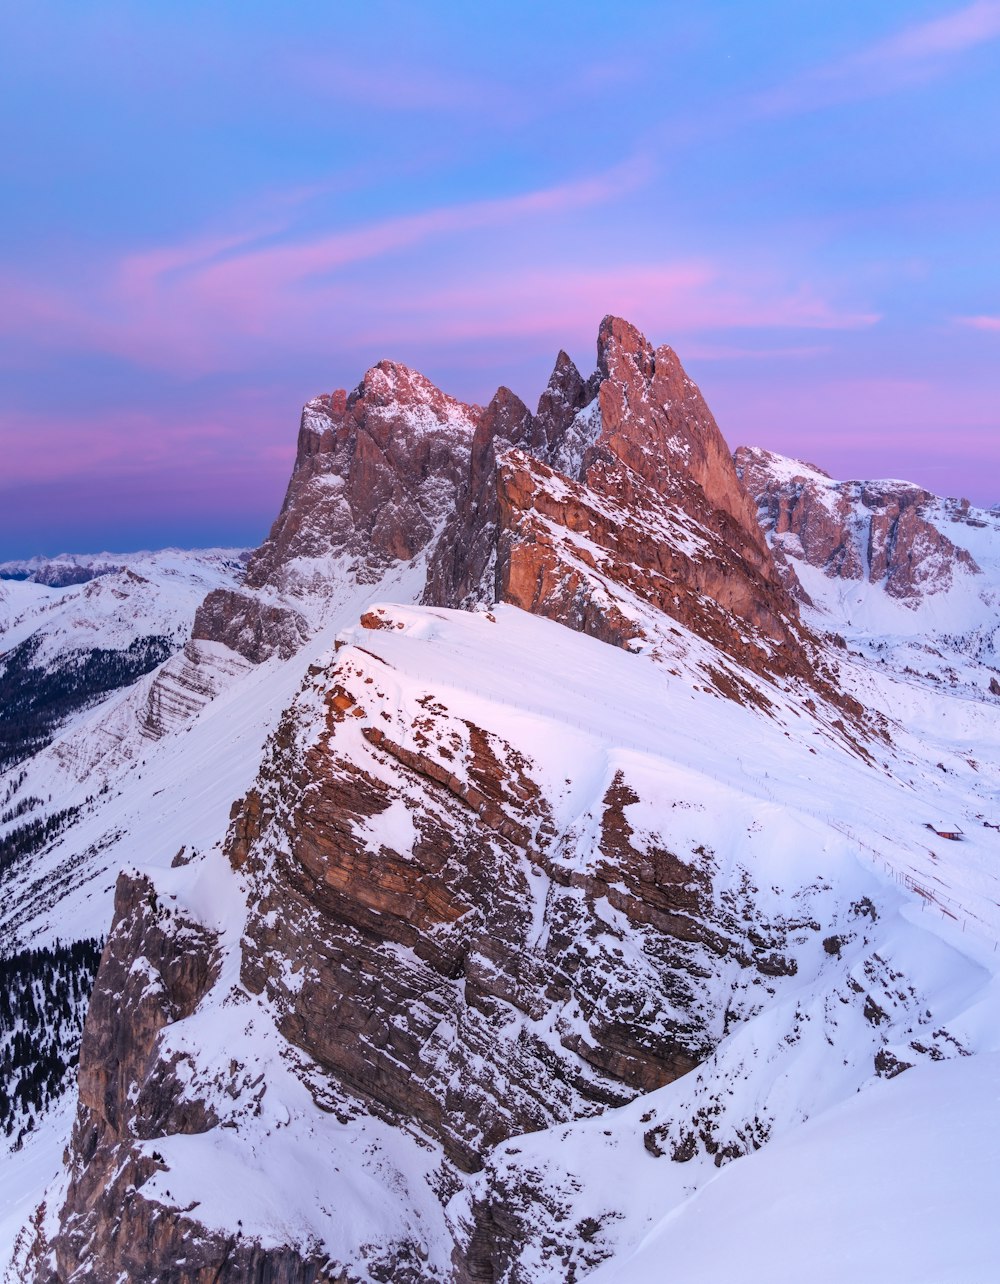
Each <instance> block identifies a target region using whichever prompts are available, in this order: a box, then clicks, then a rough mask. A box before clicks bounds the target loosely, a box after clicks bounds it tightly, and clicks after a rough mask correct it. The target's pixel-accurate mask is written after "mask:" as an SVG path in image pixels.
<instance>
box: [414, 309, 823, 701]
mask: <svg viewBox="0 0 1000 1284" xmlns="http://www.w3.org/2000/svg"><path fill="white" fill-rule="evenodd" d="M597 355H598V370H597V373H596V375H595V376H594V377H593V378H592V379H591V380H589V381H584V380H583V379H581V377H580V376H579V374H578V372H577V371H576V369H575V367H573V366H572V363H571V362H569V359H568V358H566V357H565V355H564V354H560V359H559V361H558V362H557V365H556V370H555V372H554V373H553V376H552V379H551V381H550V383H549V387H548V389H547V390H546V392H545V394H543V397H542V400H541V402H540V404H539V411H538V414H537V415H531V414H530V413H529V412H528V410H527V408H526V407H525V406H524V405H523V403H521V402H520V401H518V399H517V398H515V397H514V396H513V394H511V393H509V392H507V390H506V389H502V390H501V392H500V393H498V394H497V397H496V398H495V399H494V401H493V403H492V404H491V405H490V407H489V408H488V409H487V411H486V412H485V414H484V415H483V417H482V419H481V420H480V422H479V425H478V426H477V430H476V439H475V444H474V447H473V456H472V480H471V484H470V486H469V487H468V489H467V491H466V493H465V496H464V499H463V503H462V506H461V508H460V510H459V514H458V516H457V518H456V520H455V521H454V522H453V523H452V525H451V527H450V528H449V529H448V530H447V531H446V533H445V536H444V538H443V539H442V541H441V544H440V545H439V547H438V552H437V555H436V556H435V559H434V562H433V565H432V568H431V573H430V575H429V577H428V588H427V591H426V593H425V597H424V600H425V601H428V602H431V603H438V604H441V605H452V606H455V605H469V604H470V603H472V602H475V601H492V600H501V601H507V602H511V603H513V604H514V605H516V606H520V607H522V608H523V609H525V610H529V611H532V612H534V613H536V614H541V615H545V616H548V617H549V618H550V619H555V620H558V621H559V622H561V623H563V624H566V625H568V626H569V627H571V628H576V629H581V630H583V631H584V632H587V633H591V634H592V635H594V636H596V637H599V638H601V639H602V640H604V641H607V642H611V643H614V644H616V645H625V644H626V643H627V642H629V641H630V640H631V639H632V638H636V637H642V636H643V628H642V624H641V622H640V620H639V619H638V618H637V614H636V612H635V611H634V610H633V609H631V608H630V605H629V600H630V599H631V600H636V599H637V600H638V601H640V602H642V603H646V604H648V605H649V606H651V607H653V608H654V610H655V611H656V612H658V613H659V612H662V613H664V614H666V615H669V616H672V617H673V618H674V619H677V620H679V621H680V622H681V623H683V624H685V625H687V626H688V627H690V628H692V629H693V630H694V631H695V632H696V633H698V634H700V635H701V636H703V637H705V638H707V639H708V640H710V641H711V642H712V643H713V644H715V645H717V646H719V647H720V648H721V649H722V650H723V651H725V652H727V653H728V654H730V655H732V656H733V657H734V658H736V659H738V660H739V661H740V662H741V663H743V664H747V665H750V666H751V667H752V668H755V669H757V670H758V671H764V670H768V671H771V672H774V673H784V674H794V675H796V676H798V677H800V678H802V679H804V680H806V681H811V680H812V679H813V676H814V667H815V666H814V662H813V660H812V659H811V658H810V656H809V655H808V654H807V651H806V648H805V646H804V642H803V638H802V636H801V634H800V630H799V627H798V608H797V605H796V603H795V601H794V599H793V597H792V595H791V594H790V593H789V591H788V589H787V588H786V587H785V584H784V583H783V582H782V577H781V575H780V574H779V571H778V568H777V567H776V565H775V562H774V558H773V557H772V554H771V552H770V550H769V548H768V546H767V543H766V540H765V538H764V536H763V534H762V532H761V529H760V526H759V525H758V522H757V519H756V516H755V513H754V509H753V505H752V504H751V503H750V501H749V499H748V498H747V495H746V494H745V492H744V490H743V488H742V486H741V484H740V482H739V479H738V477H737V475H736V471H735V469H734V467H733V464H732V460H731V458H730V455H729V451H728V448H727V447H726V444H725V442H724V440H723V438H722V435H721V433H720V432H719V429H718V427H717V425H716V424H715V421H714V419H713V418H712V416H711V413H710V412H709V410H708V407H707V406H706V405H705V402H704V400H703V399H702V397H701V394H700V393H699V391H698V389H697V388H696V387H695V385H694V384H693V383H692V382H691V381H690V380H689V379H688V378H687V376H686V375H685V374H684V371H683V369H682V368H681V365H680V362H679V361H678V359H677V357H676V354H675V353H674V352H673V351H672V349H670V348H667V347H663V348H660V349H658V350H655V351H654V349H653V348H652V346H651V345H650V344H649V343H648V342H647V340H646V339H645V338H644V337H643V336H642V335H641V334H639V332H638V331H637V330H636V329H635V328H634V327H633V326H630V325H629V324H628V323H627V322H624V321H622V320H620V319H619V318H615V317H606V318H605V320H604V322H603V323H602V325H601V329H600V333H599V336H598V354H597ZM619 589H621V590H623V591H624V592H623V593H619V591H618V590H619ZM776 644H777V645H776Z"/></svg>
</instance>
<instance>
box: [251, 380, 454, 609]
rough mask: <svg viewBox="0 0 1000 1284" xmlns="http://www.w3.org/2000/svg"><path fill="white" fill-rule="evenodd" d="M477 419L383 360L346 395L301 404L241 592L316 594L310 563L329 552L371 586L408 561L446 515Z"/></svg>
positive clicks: (326, 569) (425, 382) (324, 571)
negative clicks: (277, 502) (276, 497)
mask: <svg viewBox="0 0 1000 1284" xmlns="http://www.w3.org/2000/svg"><path fill="white" fill-rule="evenodd" d="M478 415H479V408H478V407H476V406H467V405H464V404H463V403H462V402H459V401H456V400H455V399H454V398H452V397H449V396H447V395H446V394H445V393H443V392H441V391H440V390H439V389H438V388H435V387H434V385H433V384H432V383H431V382H430V381H429V380H427V379H425V378H424V377H423V375H420V374H417V373H416V371H413V370H408V369H407V368H406V366H401V365H397V364H395V363H394V362H391V361H381V362H379V364H378V365H377V366H373V367H372V369H371V370H369V371H368V373H367V374H366V375H365V377H364V379H363V380H362V381H361V383H360V384H359V385H358V387H357V388H355V389H354V391H353V392H351V393H349V394H348V393H346V392H344V391H338V392H334V393H332V394H331V395H330V396H323V397H317V398H315V399H314V400H313V401H310V402H309V403H308V404H307V405H306V407H305V409H304V410H303V412H302V425H301V428H300V430H299V441H298V453H297V455H296V459H295V467H294V470H293V472H292V477H291V481H290V482H289V485H288V492H287V494H286V496H285V501H284V503H283V504H282V508H281V512H280V514H279V515H278V519H277V521H276V522H275V523H274V526H273V527H272V529H271V533H270V535H269V537H268V539H267V540H266V541H265V542H264V544H263V545H262V546H261V547H260V548H259V549H258V550H257V552H256V553H255V554H254V555H253V557H252V558H251V559H250V562H249V564H248V566H247V574H246V584H247V586H248V587H250V588H262V587H266V586H269V587H272V588H276V589H287V588H291V589H294V588H295V587H296V586H298V587H299V588H304V589H312V590H316V591H319V590H321V584H320V583H319V581H321V580H322V578H323V575H324V574H325V575H327V576H328V575H329V567H328V566H323V567H314V566H313V567H311V566H310V563H315V562H317V560H321V559H328V558H329V557H330V556H331V555H334V556H338V557H343V558H344V559H345V562H344V565H345V568H348V569H349V572H350V574H351V575H352V576H353V577H354V578H355V579H356V580H357V581H358V582H360V583H372V582H374V581H376V580H378V579H379V578H380V576H381V575H382V573H383V572H384V571H385V569H386V567H387V566H388V565H390V564H391V563H392V562H398V561H409V560H410V559H411V558H413V557H415V556H416V555H417V554H418V553H420V552H421V551H422V550H423V549H425V548H426V547H427V546H428V544H429V543H430V542H431V541H432V540H433V539H434V538H436V536H437V535H438V533H439V532H440V530H441V528H442V527H443V525H444V523H445V520H446V518H448V517H449V516H450V515H451V514H452V513H453V511H454V509H455V504H456V500H457V497H458V494H459V491H460V489H461V487H462V486H463V485H464V483H465V481H466V478H467V476H468V464H469V452H470V447H471V443H472V435H473V431H474V428H475V422H476V419H477V418H478ZM314 570H316V571H317V573H318V576H319V580H317V576H316V575H314V574H313V571H314Z"/></svg>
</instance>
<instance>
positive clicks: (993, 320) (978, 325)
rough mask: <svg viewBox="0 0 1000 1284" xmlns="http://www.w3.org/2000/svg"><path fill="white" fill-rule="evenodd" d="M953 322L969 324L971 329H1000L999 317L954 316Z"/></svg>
mask: <svg viewBox="0 0 1000 1284" xmlns="http://www.w3.org/2000/svg"><path fill="white" fill-rule="evenodd" d="M955 322H956V324H958V325H966V326H970V327H971V328H972V329H973V330H1000V317H990V316H981V317H956V318H955Z"/></svg>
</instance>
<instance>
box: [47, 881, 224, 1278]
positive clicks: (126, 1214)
mask: <svg viewBox="0 0 1000 1284" xmlns="http://www.w3.org/2000/svg"><path fill="white" fill-rule="evenodd" d="M216 968H217V964H216V959H215V952H214V940H213V938H212V935H211V934H210V933H208V932H206V930H205V929H204V928H202V927H201V926H200V925H199V924H197V923H194V922H192V921H190V920H188V919H185V918H183V917H182V916H179V915H177V914H175V913H174V912H173V911H172V910H171V907H170V906H169V905H166V904H164V903H162V902H161V901H160V899H159V896H158V894H157V892H156V889H155V888H154V886H153V884H152V883H151V882H150V881H149V880H148V879H146V878H145V877H143V876H141V875H127V874H123V875H121V876H120V877H119V880H118V885H117V888H116V891H115V917H114V922H113V924H112V928H111V934H110V936H109V939H108V943H107V946H106V948H105V952H104V957H103V959H102V961H101V967H100V970H99V972H98V975H97V981H96V984H95V987H94V993H93V996H92V998H91V1003H90V1008H89V1010H88V1013H87V1020H86V1024H85V1026H84V1032H83V1043H82V1046H81V1049H80V1072H79V1094H80V1100H79V1107H78V1111H77V1117H76V1122H75V1124H74V1128H73V1138H72V1142H71V1146H70V1152H69V1153H70V1157H71V1165H70V1170H69V1175H68V1176H69V1182H68V1188H67V1193H66V1198H65V1202H64V1204H63V1207H62V1209H61V1211H60V1214H59V1230H58V1233H57V1234H56V1236H55V1237H54V1238H53V1239H52V1241H51V1242H49V1243H45V1242H39V1243H37V1244H36V1246H35V1250H34V1262H33V1271H32V1278H34V1279H36V1280H38V1281H46V1282H51V1284H56V1281H59V1282H60V1284H61V1282H62V1281H67V1280H70V1279H82V1278H86V1279H88V1280H94V1281H97V1284H105V1282H106V1284H111V1282H112V1281H116V1280H119V1279H122V1278H126V1279H154V1278H155V1279H157V1280H160V1279H162V1280H176V1281H177V1282H178V1284H180V1282H181V1281H191V1282H192V1284H194V1282H195V1281H198V1282H199V1284H200V1282H201V1281H206V1282H207V1281H209V1280H211V1279H213V1278H215V1276H214V1275H213V1272H214V1271H215V1270H216V1269H217V1267H218V1260H219V1255H218V1250H219V1248H220V1247H221V1246H220V1245H213V1244H212V1243H211V1242H210V1241H211V1237H210V1236H206V1235H205V1233H204V1232H203V1230H202V1229H201V1228H200V1227H198V1224H197V1222H196V1221H195V1220H194V1219H192V1218H190V1217H188V1216H185V1215H184V1213H182V1212H180V1211H179V1210H175V1209H165V1208H163V1207H162V1206H160V1205H158V1204H155V1205H151V1204H149V1203H147V1201H146V1200H145V1199H144V1198H143V1195H142V1187H143V1185H144V1184H145V1182H146V1181H147V1180H148V1178H149V1177H150V1175H151V1174H152V1173H153V1172H154V1171H156V1169H157V1166H158V1160H157V1158H156V1153H155V1151H154V1152H151V1153H150V1152H148V1151H147V1150H145V1149H144V1148H143V1147H141V1146H138V1145H136V1143H137V1142H142V1141H149V1140H152V1139H155V1138H158V1137H163V1136H168V1135H171V1134H176V1133H196V1132H205V1131H206V1130H207V1129H209V1128H211V1127H213V1126H214V1125H215V1123H216V1122H217V1120H216V1119H215V1117H214V1115H213V1113H212V1111H211V1109H210V1108H207V1107H206V1106H205V1104H204V1102H203V1101H202V1100H201V1099H200V1098H199V1096H198V1094H197V1092H191V1091H189V1087H190V1082H189V1079H190V1076H189V1074H188V1066H187V1065H186V1064H185V1058H184V1057H183V1055H181V1054H179V1053H173V1054H171V1055H164V1054H163V1052H162V1050H161V1048H160V1045H159V1036H160V1033H161V1032H162V1031H163V1030H164V1028H165V1027H166V1026H168V1025H169V1024H171V1023H172V1022H175V1021H178V1020H180V1019H181V1018H183V1017H184V1016H186V1015H188V1014H189V1013H190V1012H191V1011H193V1009H194V1007H195V1006H196V1005H197V1003H198V1001H199V1000H200V998H201V997H202V996H203V995H204V994H205V992H206V991H207V990H208V989H209V987H210V986H211V984H212V982H213V980H214V979H215V976H216ZM188 1247H190V1249H191V1256H187V1252H186V1250H187V1249H188ZM199 1256H203V1258H204V1260H205V1265H204V1268H203V1269H201V1270H199V1268H198V1266H197V1262H198V1259H199ZM186 1257H187V1261H188V1263H189V1266H188V1267H187V1268H184V1269H182V1268H180V1267H179V1266H178V1263H180V1262H184V1261H185V1258H186Z"/></svg>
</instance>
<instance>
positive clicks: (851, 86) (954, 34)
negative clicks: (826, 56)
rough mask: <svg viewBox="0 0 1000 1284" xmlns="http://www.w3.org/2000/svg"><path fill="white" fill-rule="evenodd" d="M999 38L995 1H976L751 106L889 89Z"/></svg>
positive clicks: (787, 107) (784, 107) (791, 104)
mask: <svg viewBox="0 0 1000 1284" xmlns="http://www.w3.org/2000/svg"><path fill="white" fill-rule="evenodd" d="M998 38H1000V0H976V2H975V3H973V4H970V5H966V6H965V7H964V8H962V9H956V10H954V11H953V12H952V13H950V14H946V15H945V16H944V17H941V18H933V19H931V20H930V21H928V22H923V23H916V24H914V25H912V26H909V27H905V28H903V30H902V31H899V32H897V33H896V34H894V35H892V36H889V37H888V38H886V39H884V40H880V41H878V42H876V43H875V44H872V45H869V46H867V47H866V48H864V49H860V50H858V51H857V52H856V53H853V54H850V55H849V56H848V57H846V58H841V59H838V60H837V61H835V62H832V63H828V64H826V65H825V66H821V67H815V68H813V69H812V70H810V71H807V72H805V73H803V74H802V75H799V76H796V77H795V78H793V79H792V80H791V81H789V82H788V83H787V84H785V85H779V86H777V87H776V88H774V89H771V90H769V91H768V92H766V93H764V94H761V95H759V96H758V98H757V99H756V106H757V108H758V110H760V111H762V112H764V113H765V114H767V115H771V114H774V115H778V114H783V113H786V112H796V111H811V110H813V109H815V108H817V107H827V106H831V105H834V104H836V103H841V102H851V101H854V100H856V99H859V98H869V97H872V96H874V95H877V94H882V93H887V92H891V91H892V90H895V89H898V88H901V87H903V86H906V85H910V84H913V83H915V82H919V81H923V80H926V79H929V78H930V77H932V76H935V75H938V74H941V73H942V72H944V71H946V70H947V68H948V67H949V65H950V60H951V59H952V58H953V57H954V56H956V55H958V54H962V53H965V52H967V51H968V50H970V49H974V48H976V47H977V46H979V45H983V44H988V43H989V42H991V41H993V40H996V39H998Z"/></svg>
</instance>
